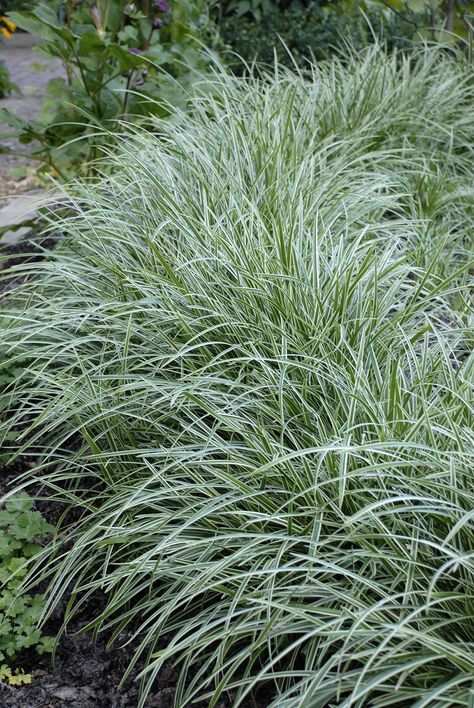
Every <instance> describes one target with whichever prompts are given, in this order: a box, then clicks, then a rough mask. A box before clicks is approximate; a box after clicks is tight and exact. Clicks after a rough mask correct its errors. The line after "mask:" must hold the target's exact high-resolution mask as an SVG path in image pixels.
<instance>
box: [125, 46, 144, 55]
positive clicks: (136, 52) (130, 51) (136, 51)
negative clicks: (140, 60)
mask: <svg viewBox="0 0 474 708" xmlns="http://www.w3.org/2000/svg"><path fill="white" fill-rule="evenodd" d="M128 53H129V54H143V51H142V50H141V49H138V48H137V47H132V48H131V49H129V50H128Z"/></svg>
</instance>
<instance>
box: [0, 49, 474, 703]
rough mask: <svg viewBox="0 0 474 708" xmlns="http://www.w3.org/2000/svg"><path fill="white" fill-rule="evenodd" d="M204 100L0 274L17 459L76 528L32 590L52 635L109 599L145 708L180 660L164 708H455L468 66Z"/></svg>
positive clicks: (332, 76) (263, 83) (466, 660)
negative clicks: (43, 585)
mask: <svg viewBox="0 0 474 708" xmlns="http://www.w3.org/2000/svg"><path fill="white" fill-rule="evenodd" d="M196 91H197V95H196V98H195V100H194V102H193V105H192V106H191V109H190V112H189V113H188V115H186V116H185V115H184V114H183V115H181V114H180V113H177V114H176V116H174V118H173V120H168V121H162V122H159V121H158V122H157V124H156V128H157V133H158V136H153V135H149V134H147V135H144V134H142V133H141V132H140V131H138V130H137V131H136V132H135V134H134V135H132V136H131V137H130V139H129V140H128V142H125V143H124V144H123V145H122V146H121V148H120V154H119V155H117V154H116V153H115V152H114V151H112V154H111V156H110V160H113V169H112V170H110V171H109V170H107V172H108V176H105V177H104V179H103V180H102V182H100V183H99V184H98V185H96V186H94V187H91V186H88V185H87V184H85V185H76V187H75V190H74V197H73V198H74V203H75V204H76V208H75V211H74V213H72V214H70V215H69V216H64V217H63V218H61V219H60V223H59V224H58V220H57V219H54V217H52V218H53V222H54V223H53V226H54V228H58V226H59V228H60V230H61V231H62V232H64V234H65V237H64V239H63V241H62V242H61V244H60V245H58V247H57V248H56V249H55V252H54V254H52V257H51V258H49V259H47V260H45V261H43V262H39V263H36V264H30V265H28V264H24V265H19V266H17V267H16V268H15V269H14V275H15V276H16V277H18V275H19V274H20V273H23V274H26V273H27V272H28V273H30V274H34V275H35V278H29V279H27V280H26V282H25V285H23V286H21V285H20V286H19V287H18V288H17V289H16V291H15V298H14V301H12V302H11V306H10V309H9V310H8V311H7V313H6V316H7V318H8V321H9V325H8V328H7V330H6V332H5V335H4V339H5V345H6V346H7V348H8V355H9V357H10V360H11V361H13V362H14V361H15V357H24V356H25V355H27V356H28V359H29V361H30V362H31V363H30V364H29V366H28V370H27V372H26V374H25V377H24V378H22V377H19V378H18V379H17V381H16V382H15V384H14V385H13V388H12V390H11V400H12V404H13V406H14V408H15V411H16V412H15V414H14V415H12V417H11V419H10V423H9V426H4V427H5V431H6V432H8V431H9V430H11V429H12V428H14V429H15V430H18V429H21V430H23V433H22V434H21V435H19V436H18V438H17V440H16V443H15V444H16V447H17V449H18V450H19V451H21V452H22V454H28V451H29V449H30V447H31V446H35V450H36V452H35V454H38V452H37V451H38V449H39V448H40V449H42V450H43V454H42V463H41V464H40V465H39V466H38V467H37V468H36V470H35V477H36V479H37V480H39V481H41V482H43V483H44V484H45V485H46V486H47V487H48V488H49V489H50V490H51V494H52V495H53V496H54V498H55V499H56V500H61V499H62V500H63V501H64V504H65V505H66V506H70V507H71V508H74V509H75V517H74V523H73V524H68V523H67V514H65V516H64V521H63V522H62V523H61V524H60V525H59V527H58V530H57V534H56V536H55V538H54V539H53V540H52V541H51V543H50V544H49V545H48V547H47V548H46V550H45V551H44V552H43V553H42V557H41V561H40V562H39V563H38V564H37V565H36V566H35V567H34V568H33V569H32V571H31V575H30V578H29V582H30V583H33V584H34V583H35V582H38V581H42V582H45V581H48V589H47V591H46V595H45V599H46V602H47V608H46V612H45V617H46V616H47V615H48V613H49V612H51V611H52V610H53V608H54V607H55V606H56V604H57V603H58V602H60V601H61V598H62V597H64V596H65V595H66V596H68V597H69V596H70V601H69V604H68V608H67V612H66V617H65V626H67V625H68V622H69V621H70V620H71V618H72V617H73V616H74V613H76V612H80V609H81V606H82V605H83V603H84V602H87V599H88V597H91V596H93V594H94V593H95V592H97V591H98V590H102V591H103V592H104V593H105V597H106V606H105V609H100V610H99V609H98V610H97V613H96V615H95V616H93V617H91V623H90V626H91V627H92V628H93V629H94V630H95V631H96V632H97V633H99V632H100V631H101V630H106V629H107V630H110V628H111V627H112V628H114V631H115V634H116V635H117V636H118V635H119V634H120V632H121V631H122V630H123V629H124V628H125V627H129V628H131V629H132V630H133V631H134V632H135V634H136V637H137V638H138V639H139V641H140V644H139V648H138V650H136V651H135V653H134V654H133V657H132V660H131V664H130V668H129V673H130V675H133V673H134V671H135V661H136V660H137V659H138V656H139V655H140V654H142V655H145V656H147V669H146V670H145V671H144V672H143V673H141V674H140V678H141V682H142V683H141V686H142V693H141V695H142V698H141V703H140V706H144V705H146V696H147V692H148V690H149V689H150V686H151V684H152V682H153V680H154V678H155V677H156V676H157V675H158V673H159V671H160V668H161V667H162V666H163V665H164V663H165V662H166V661H168V660H169V659H170V658H172V659H173V660H174V661H176V662H178V663H179V666H180V668H181V680H180V683H179V685H178V687H177V690H176V692H175V696H174V702H175V705H176V706H188V705H191V703H192V701H193V700H197V699H198V698H199V699H201V700H202V701H203V702H204V705H208V706H214V705H216V704H218V702H219V699H220V698H221V697H222V696H224V695H225V694H229V695H230V696H231V703H232V705H235V706H238V705H243V703H244V701H246V700H247V699H248V698H249V697H253V699H254V700H255V702H256V704H257V705H274V706H279V708H282V707H283V708H284V707H286V706H312V707H317V706H328V705H341V706H365V705H371V706H393V705H417V706H419V707H421V706H446V705H453V706H454V705H467V704H468V701H469V696H470V695H471V692H472V688H473V678H472V677H473V675H474V651H473V650H474V625H473V622H472V611H473V606H474V555H473V539H474V516H473V512H472V508H473V503H474V485H473V480H472V463H473V451H474V432H473V428H474V426H473V423H474V416H473V396H472V391H473V372H474V357H473V354H472V345H473V340H474V338H473V328H472V325H473V315H472V312H473V310H472V299H471V297H472V290H471V289H470V286H471V285H472V275H473V267H474V262H473V257H472V241H471V240H470V239H471V238H472V227H473V225H474V211H473V191H472V184H471V181H470V180H471V172H472V164H473V137H474V135H473V133H474V125H473V122H472V109H473V81H472V71H471V67H470V66H469V65H468V64H467V63H464V61H463V59H462V58H461V57H455V56H447V55H446V54H445V53H444V52H443V51H442V50H435V49H426V50H420V52H419V53H417V54H416V55H413V56H411V57H406V56H405V57H404V56H401V55H397V54H392V55H386V54H385V53H384V52H383V51H382V50H381V49H380V48H379V47H377V46H375V47H372V48H370V49H367V50H365V51H364V52H363V53H362V54H360V55H358V56H353V57H349V58H346V60H345V61H344V62H342V61H339V60H338V59H335V60H332V61H331V62H329V63H323V64H318V65H316V66H314V67H312V69H311V71H310V72H309V74H308V75H302V74H298V75H295V74H292V73H290V72H288V71H287V70H285V69H283V68H281V67H280V68H277V69H276V70H275V72H274V73H273V74H272V75H267V76H257V75H256V76H252V77H246V78H236V77H231V76H228V75H226V74H225V73H220V72H219V71H216V74H215V77H214V79H213V80H212V81H209V80H206V81H205V82H204V83H203V85H202V87H201V88H199V87H197V88H196ZM7 276H8V273H7V274H6V275H5V277H7ZM27 483H28V479H27V478H25V484H27ZM78 509H79V510H82V515H80V518H79V519H78V511H77V510H78ZM71 588H72V589H73V591H72V595H69V594H70V593H71ZM263 691H265V692H263Z"/></svg>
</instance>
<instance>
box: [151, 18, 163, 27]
mask: <svg viewBox="0 0 474 708" xmlns="http://www.w3.org/2000/svg"><path fill="white" fill-rule="evenodd" d="M152 24H153V29H160V27H163V20H160V18H159V17H155V19H154V20H153V23H152Z"/></svg>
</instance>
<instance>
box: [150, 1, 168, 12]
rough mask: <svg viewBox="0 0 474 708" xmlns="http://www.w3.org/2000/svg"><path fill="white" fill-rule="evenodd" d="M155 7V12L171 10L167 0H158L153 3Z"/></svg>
mask: <svg viewBox="0 0 474 708" xmlns="http://www.w3.org/2000/svg"><path fill="white" fill-rule="evenodd" d="M153 9H154V10H155V12H169V11H170V6H169V5H168V3H167V2H166V0H156V2H155V4H154V5H153Z"/></svg>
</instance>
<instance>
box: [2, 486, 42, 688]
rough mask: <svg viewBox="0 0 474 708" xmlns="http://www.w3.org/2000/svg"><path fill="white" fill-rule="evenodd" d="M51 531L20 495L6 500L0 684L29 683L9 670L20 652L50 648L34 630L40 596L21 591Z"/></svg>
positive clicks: (25, 496) (16, 671)
mask: <svg viewBox="0 0 474 708" xmlns="http://www.w3.org/2000/svg"><path fill="white" fill-rule="evenodd" d="M52 528H53V527H52V526H51V525H50V524H48V522H47V521H46V520H45V518H44V517H43V515H42V514H41V513H40V512H39V511H35V510H34V509H33V502H32V500H31V498H30V497H29V496H28V494H25V493H24V492H22V493H18V494H15V495H14V496H12V497H10V499H9V500H8V501H7V502H6V503H5V505H4V508H3V509H2V510H1V511H0V559H1V561H0V662H1V664H0V681H4V680H7V681H8V683H10V684H12V685H19V684H22V683H30V681H31V675H30V674H25V673H24V672H23V671H22V670H21V669H18V668H17V669H12V668H11V664H13V663H15V660H16V659H17V658H18V656H19V655H20V654H21V652H22V651H23V650H24V649H28V648H30V647H36V651H37V652H38V653H39V654H43V653H45V652H50V651H52V648H53V641H54V640H53V638H52V637H47V636H41V632H40V630H39V629H37V624H38V621H39V619H40V617H41V614H42V611H43V608H44V601H43V598H42V596H41V595H33V596H32V595H27V594H24V593H23V592H22V590H21V585H22V581H23V580H24V578H25V576H26V573H27V565H28V561H29V560H31V558H33V557H34V556H35V555H36V554H37V553H38V551H39V550H40V549H41V546H40V544H39V541H41V540H42V539H44V538H45V537H46V536H47V535H48V534H49V533H50V532H51V531H52Z"/></svg>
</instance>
